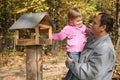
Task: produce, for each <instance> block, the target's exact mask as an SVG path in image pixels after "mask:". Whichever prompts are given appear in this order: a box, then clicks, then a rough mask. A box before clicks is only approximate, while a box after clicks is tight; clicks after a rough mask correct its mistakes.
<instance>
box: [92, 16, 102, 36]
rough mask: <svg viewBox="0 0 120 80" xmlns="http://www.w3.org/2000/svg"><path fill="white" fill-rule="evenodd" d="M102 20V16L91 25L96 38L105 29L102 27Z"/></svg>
mask: <svg viewBox="0 0 120 80" xmlns="http://www.w3.org/2000/svg"><path fill="white" fill-rule="evenodd" d="M100 20H101V15H98V16H96V17H95V19H94V20H93V22H92V23H91V24H90V28H91V31H92V33H93V34H94V35H95V36H98V35H100V33H101V32H102V29H103V27H102V26H100Z"/></svg>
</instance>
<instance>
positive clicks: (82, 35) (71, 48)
mask: <svg viewBox="0 0 120 80" xmlns="http://www.w3.org/2000/svg"><path fill="white" fill-rule="evenodd" d="M86 34H90V30H89V29H88V28H87V27H86V26H85V25H82V27H75V26H70V25H67V26H65V27H64V28H63V30H61V32H59V33H56V34H53V36H52V39H53V40H59V41H62V40H64V39H65V38H66V39H67V44H66V48H67V52H81V51H82V50H83V48H84V46H85V43H86V41H87V37H86Z"/></svg>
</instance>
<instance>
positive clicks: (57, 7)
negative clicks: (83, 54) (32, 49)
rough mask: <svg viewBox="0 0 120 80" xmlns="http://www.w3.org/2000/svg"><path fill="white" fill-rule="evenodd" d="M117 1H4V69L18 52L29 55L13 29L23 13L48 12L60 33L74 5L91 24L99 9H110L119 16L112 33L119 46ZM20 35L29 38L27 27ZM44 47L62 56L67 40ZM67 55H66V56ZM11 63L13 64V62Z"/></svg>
mask: <svg viewBox="0 0 120 80" xmlns="http://www.w3.org/2000/svg"><path fill="white" fill-rule="evenodd" d="M116 1H117V0H0V68H2V67H5V66H8V64H10V61H9V59H10V58H11V57H16V56H18V55H20V54H21V53H20V54H18V53H17V52H23V53H22V55H21V57H25V47H21V46H18V47H16V46H15V43H14V36H13V33H14V31H11V30H9V28H10V27H11V25H12V24H13V23H14V22H15V21H16V20H17V19H18V18H19V17H20V16H21V15H23V14H30V13H36V12H44V11H45V12H48V13H49V15H50V18H51V20H52V22H53V24H54V25H55V27H56V31H55V32H59V31H60V30H61V29H62V28H63V27H64V26H65V25H66V23H67V12H68V10H69V9H71V8H73V7H78V8H79V9H80V10H81V11H82V15H83V22H84V24H86V25H87V26H88V27H89V21H90V20H92V19H93V17H94V16H95V15H96V14H98V13H99V12H107V13H109V14H112V16H113V17H114V19H115V24H114V27H113V31H112V32H110V35H111V38H112V41H113V43H114V45H115V46H116V42H117V40H118V26H117V24H116ZM118 1H119V0H118ZM118 11H120V10H118ZM119 16H120V13H118V16H117V17H119ZM119 21H120V20H119ZM119 23H120V22H119ZM20 34H21V35H22V36H23V37H27V33H26V31H24V30H23V31H22V32H21V33H20ZM43 50H44V53H45V55H56V56H61V55H59V53H60V52H62V51H65V40H64V41H63V42H58V41H54V42H53V44H52V45H49V46H48V45H44V46H43ZM117 54H118V53H117ZM64 55H65V54H64ZM64 55H62V57H63V56H64ZM10 65H13V63H11V64H10ZM118 65H119V64H118Z"/></svg>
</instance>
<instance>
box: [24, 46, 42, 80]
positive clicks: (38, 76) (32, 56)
mask: <svg viewBox="0 0 120 80" xmlns="http://www.w3.org/2000/svg"><path fill="white" fill-rule="evenodd" d="M26 48H27V49H26V52H27V55H26V79H27V80H43V79H42V78H43V75H42V73H43V72H42V71H43V70H42V46H41V45H39V46H27V47H26Z"/></svg>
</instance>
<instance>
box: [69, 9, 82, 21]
mask: <svg viewBox="0 0 120 80" xmlns="http://www.w3.org/2000/svg"><path fill="white" fill-rule="evenodd" d="M77 17H82V14H81V12H80V10H79V9H78V8H72V9H70V10H69V12H68V20H70V19H75V18H77Z"/></svg>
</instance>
